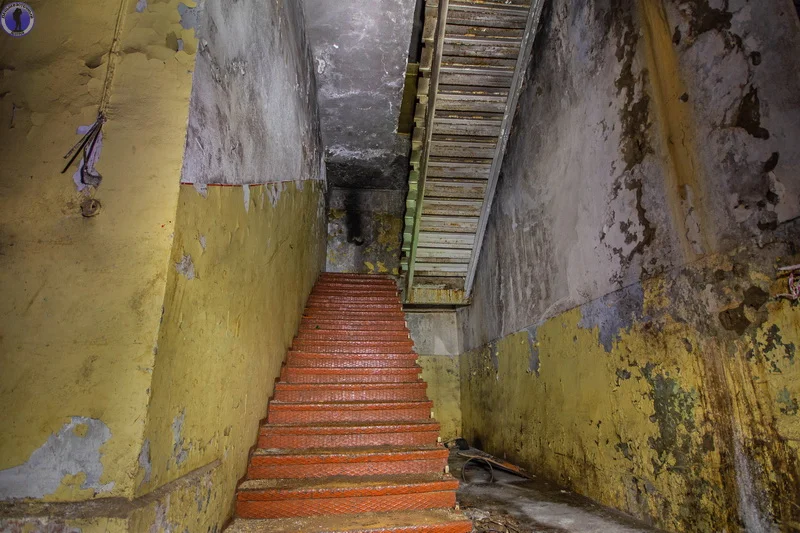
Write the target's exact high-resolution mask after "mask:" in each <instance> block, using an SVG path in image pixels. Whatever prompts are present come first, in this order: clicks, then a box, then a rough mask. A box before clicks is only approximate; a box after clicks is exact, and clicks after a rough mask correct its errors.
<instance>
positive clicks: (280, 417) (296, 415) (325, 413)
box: [267, 401, 433, 424]
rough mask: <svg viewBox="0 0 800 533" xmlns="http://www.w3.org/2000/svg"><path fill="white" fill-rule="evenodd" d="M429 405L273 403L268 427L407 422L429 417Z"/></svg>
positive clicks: (401, 403) (424, 403)
mask: <svg viewBox="0 0 800 533" xmlns="http://www.w3.org/2000/svg"><path fill="white" fill-rule="evenodd" d="M432 408H433V403H432V402H429V401H413V402H314V403H300V402H290V403H284V402H277V401H271V402H270V403H269V414H268V415H267V422H268V423H270V424H312V423H315V422H368V423H373V422H411V421H414V420H425V419H429V418H430V417H431V409H432Z"/></svg>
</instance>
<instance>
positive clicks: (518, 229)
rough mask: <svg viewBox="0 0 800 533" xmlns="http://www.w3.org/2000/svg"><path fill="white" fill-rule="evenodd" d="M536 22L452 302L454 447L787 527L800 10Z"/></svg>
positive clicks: (558, 11)
mask: <svg viewBox="0 0 800 533" xmlns="http://www.w3.org/2000/svg"><path fill="white" fill-rule="evenodd" d="M788 15H792V18H791V19H787V18H786V17H787V16H788ZM588 21H591V22H592V24H587V22H588ZM542 25H543V26H542V30H541V31H540V33H539V34H538V35H539V36H538V37H537V42H536V44H535V49H534V57H533V59H532V64H531V68H530V69H529V70H528V79H527V80H526V81H527V89H526V90H525V91H524V92H523V94H522V95H521V97H520V104H519V109H518V111H517V115H516V117H515V124H514V130H513V132H512V136H511V139H510V140H509V150H508V152H507V155H506V159H505V161H504V165H503V173H502V179H501V180H500V182H499V184H498V192H497V195H498V201H497V202H495V204H494V207H493V212H492V216H491V219H490V223H489V225H488V229H487V233H486V236H485V250H486V254H484V255H483V256H482V257H481V262H480V263H479V265H478V271H477V273H476V283H475V289H474V293H473V303H472V305H471V306H470V307H469V308H466V309H463V310H460V311H459V322H460V327H461V330H462V335H463V342H464V344H465V348H466V350H467V351H466V353H465V354H463V355H462V357H461V362H460V368H461V402H462V404H461V405H462V420H463V422H462V424H463V430H464V436H465V437H466V438H467V439H468V440H470V441H471V442H474V443H475V444H476V445H477V446H479V447H481V446H482V447H483V448H484V449H486V450H487V451H489V452H490V453H494V454H496V455H499V456H505V457H507V458H508V459H510V460H512V461H515V462H517V463H519V464H520V465H522V466H524V467H526V468H528V469H529V470H531V471H533V472H536V473H538V474H541V475H544V476H545V477H549V478H551V479H554V480H556V481H559V482H561V483H564V484H566V485H567V486H569V487H570V488H572V489H574V490H576V491H577V492H579V493H581V494H584V495H586V496H589V497H590V498H593V499H595V500H598V501H600V502H602V503H604V504H607V505H610V506H613V507H617V508H619V509H622V510H624V511H626V512H629V513H631V514H634V515H636V516H637V517H640V518H642V519H644V520H647V521H649V522H651V523H652V524H654V525H656V526H658V527H661V528H664V529H667V530H673V531H723V530H724V531H774V530H792V529H791V528H795V529H796V528H798V527H800V507H797V504H796V502H797V501H800V484H799V483H798V480H800V465H799V464H798V457H799V456H798V450H800V445H799V444H798V442H800V441H799V440H798V435H797V432H798V430H800V417H798V416H797V412H798V410H797V409H795V400H798V402H800V399H799V398H798V396H800V368H799V367H798V366H797V364H796V363H795V350H796V348H795V347H796V345H797V342H798V331H799V330H798V323H799V322H798V321H800V317H799V315H800V312H799V309H800V308H798V304H797V303H796V302H795V303H792V302H790V301H788V300H786V299H782V298H780V297H778V295H779V294H780V293H785V292H786V287H785V284H786V280H785V278H784V279H780V280H776V274H777V270H776V269H777V267H778V266H781V265H787V264H794V263H797V262H798V259H800V256H798V255H797V254H798V248H797V235H798V234H800V228H798V222H797V217H798V216H799V215H800V211H798V208H797V206H798V205H800V204H798V202H797V199H798V198H800V196H798V194H800V189H798V187H797V186H798V184H800V181H798V180H797V174H798V169H800V150H799V149H798V147H797V146H796V144H793V143H790V142H787V139H789V138H794V137H796V136H797V131H798V129H797V124H798V123H800V122H798V117H799V116H800V108H798V107H797V106H796V102H797V97H796V95H797V94H798V93H797V90H798V79H797V77H796V76H787V75H786V74H785V73H786V72H787V71H792V72H796V71H797V68H798V64H797V58H798V57H800V56H797V54H795V53H794V50H796V49H798V48H800V31H798V30H800V27H799V26H798V25H797V21H796V19H795V18H794V13H793V12H792V11H791V10H790V9H789V6H788V3H787V2H784V3H772V4H759V5H758V6H756V5H755V4H752V3H747V2H744V3H742V2H706V1H705V0H698V1H695V0H663V1H653V2H645V1H639V0H619V1H611V0H608V1H606V0H590V1H587V2H571V1H568V0H553V2H551V3H550V4H549V7H548V8H547V9H546V10H545V13H544V15H543V23H542ZM767 94H769V95H768V96H767ZM542 131H546V132H547V135H542V134H541V132H542ZM778 131H780V132H781V133H780V134H779V133H778ZM776 154H777V155H776ZM777 191H780V193H779V192H777ZM786 198H792V201H793V202H794V204H793V207H788V206H787V205H786V204H785V201H786ZM598 229H599V231H598Z"/></svg>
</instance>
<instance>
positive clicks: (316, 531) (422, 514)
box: [227, 509, 472, 533]
mask: <svg viewBox="0 0 800 533" xmlns="http://www.w3.org/2000/svg"><path fill="white" fill-rule="evenodd" d="M227 531H228V532H229V533H256V532H258V533H470V532H471V531H472V522H470V521H469V520H466V519H465V518H464V515H463V514H461V513H458V512H456V511H452V510H449V509H426V510H422V511H392V512H387V513H362V514H358V515H335V516H312V517H303V518H274V519H271V520H269V519H262V520H243V519H241V518H237V519H236V520H234V521H233V523H232V524H231V527H230V528H228V529H227Z"/></svg>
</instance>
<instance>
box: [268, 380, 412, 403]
mask: <svg viewBox="0 0 800 533" xmlns="http://www.w3.org/2000/svg"><path fill="white" fill-rule="evenodd" d="M426 390H427V384H426V383H425V382H424V381H421V380H418V381H416V382H414V383H402V384H396V383H388V384H387V383H358V384H353V383H340V384H331V383H325V384H304V383H288V382H279V383H276V384H275V393H274V399H275V400H276V401H281V402H322V401H324V402H346V401H389V400H398V401H410V400H426V399H427V397H426V396H425V391H426Z"/></svg>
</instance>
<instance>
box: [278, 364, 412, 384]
mask: <svg viewBox="0 0 800 533" xmlns="http://www.w3.org/2000/svg"><path fill="white" fill-rule="evenodd" d="M420 372H422V369H421V368H420V367H419V366H418V365H416V364H414V365H412V366H410V367H384V368H346V367H338V368H317V367H290V366H284V367H283V369H282V371H281V381H286V382H288V383H355V384H362V383H408V382H416V381H417V379H418V378H419V374H420Z"/></svg>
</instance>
